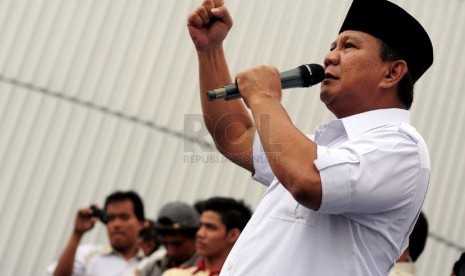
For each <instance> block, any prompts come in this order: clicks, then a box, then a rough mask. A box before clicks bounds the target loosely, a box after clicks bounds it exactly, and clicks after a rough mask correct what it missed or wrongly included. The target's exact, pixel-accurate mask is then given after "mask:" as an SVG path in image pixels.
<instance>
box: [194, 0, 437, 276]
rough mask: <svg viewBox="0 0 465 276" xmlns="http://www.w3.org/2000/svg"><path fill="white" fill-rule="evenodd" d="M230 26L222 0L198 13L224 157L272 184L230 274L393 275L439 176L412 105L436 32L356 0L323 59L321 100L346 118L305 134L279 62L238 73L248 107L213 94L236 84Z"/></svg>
mask: <svg viewBox="0 0 465 276" xmlns="http://www.w3.org/2000/svg"><path fill="white" fill-rule="evenodd" d="M256 12H257V13H259V12H260V10H257V11H256ZM231 27H232V18H231V16H230V14H229V12H228V10H227V8H226V7H225V6H224V3H223V1H222V0H205V1H204V2H203V4H202V5H201V6H200V7H199V8H197V9H196V10H195V11H193V12H192V13H191V15H190V16H189V19H188V28H189V33H190V36H191V38H192V40H193V42H194V44H195V47H196V50H197V57H198V61H199V73H200V93H201V103H202V110H203V113H204V118H205V124H206V126H207V128H208V130H209V131H210V133H211V135H212V137H213V138H214V140H215V144H216V145H217V148H218V149H219V150H220V152H221V153H222V154H224V155H225V156H226V157H228V158H230V159H231V160H232V161H233V162H235V163H237V164H238V165H240V166H242V167H244V168H245V169H247V170H249V171H250V172H252V174H253V177H254V179H256V180H257V181H259V182H261V183H263V184H264V185H266V186H268V189H267V191H266V193H265V195H264V196H263V199H262V201H261V202H260V204H259V205H258V207H257V209H256V211H255V212H254V215H253V217H252V219H251V220H250V222H249V223H248V225H247V226H246V228H245V229H244V231H243V232H242V234H241V236H240V237H239V240H238V241H237V242H236V244H235V246H234V247H233V249H232V251H231V253H230V254H229V256H228V258H227V260H226V262H225V266H224V267H223V269H222V271H221V275H241V276H242V275H325V276H328V275H329V276H331V275H337V276H344V275H347V276H348V275H350V276H353V275H387V274H388V273H389V270H390V269H391V267H392V266H393V265H394V262H395V260H396V259H397V258H398V257H399V256H400V254H401V253H402V252H403V251H404V249H405V248H406V247H407V244H408V236H409V234H410V232H411V231H412V228H413V225H414V222H415V220H416V219H417V217H418V214H419V212H420V209H421V206H422V203H423V200H424V198H425V195H426V190H427V186H428V182H429V177H430V160H429V154H428V150H427V147H426V145H425V142H424V141H423V139H422V137H421V136H420V134H418V132H417V131H416V130H415V129H414V128H413V127H412V126H411V125H410V124H409V117H410V113H409V112H408V109H409V108H410V106H411V104H412V101H413V85H414V83H415V82H416V81H417V80H418V79H419V78H420V77H421V76H422V75H423V73H424V72H425V71H426V70H427V69H428V68H429V67H430V66H431V64H432V62H433V49H432V44H431V41H430V39H429V36H428V34H427V33H426V31H425V30H424V28H423V27H422V26H421V25H420V23H419V22H418V21H417V20H415V19H414V18H413V17H412V16H411V15H410V14H408V13H407V12H406V11H404V10H403V9H402V8H400V7H399V6H397V5H395V4H393V3H391V2H389V1H385V0H355V1H353V3H352V6H351V7H350V9H349V12H348V14H347V16H346V18H345V20H344V22H343V24H342V27H341V29H340V32H339V35H338V36H337V38H336V40H335V41H334V42H333V43H332V44H331V48H330V52H329V53H328V54H327V55H326V57H325V58H324V70H325V78H324V80H323V82H322V85H321V93H320V99H321V101H322V102H323V103H324V104H325V105H326V107H327V108H328V109H329V110H330V111H331V112H332V113H333V114H334V115H335V116H336V117H337V119H336V120H334V121H331V122H329V123H327V124H324V125H322V126H321V127H319V128H318V130H317V132H316V134H315V135H310V136H306V135H304V134H303V133H301V132H300V131H299V130H298V129H297V128H296V127H295V126H294V124H293V123H292V121H291V119H290V118H289V116H288V114H287V113H286V111H285V109H284V107H283V106H282V104H281V102H280V100H281V81H280V76H279V73H278V70H277V69H276V68H274V67H272V66H260V67H256V68H252V69H249V70H247V71H244V72H241V73H239V74H238V75H237V76H236V83H237V86H238V88H239V91H240V95H241V97H242V98H243V100H244V103H245V106H244V104H243V102H242V101H238V100H236V101H228V102H224V101H219V102H213V103H212V102H209V101H208V98H207V95H206V92H207V91H210V90H213V89H216V88H218V87H222V86H223V85H226V84H229V83H232V82H233V81H232V78H231V77H230V74H229V69H228V66H227V62H226V58H225V55H224V51H223V46H222V43H223V40H224V38H225V37H226V36H227V33H228V32H229V30H230V28H231ZM246 107H247V108H249V109H250V111H251V116H249V114H248V111H247V110H246Z"/></svg>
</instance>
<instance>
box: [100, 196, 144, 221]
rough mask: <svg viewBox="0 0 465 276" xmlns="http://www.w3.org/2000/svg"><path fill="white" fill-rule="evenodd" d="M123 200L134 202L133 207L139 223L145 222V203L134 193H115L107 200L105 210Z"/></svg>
mask: <svg viewBox="0 0 465 276" xmlns="http://www.w3.org/2000/svg"><path fill="white" fill-rule="evenodd" d="M123 200H130V201H131V202H132V206H133V207H134V213H135V214H136V217H137V219H138V220H139V221H142V222H143V221H145V216H144V203H143V202H142V199H141V198H140V196H139V195H138V194H137V193H136V192H134V191H115V192H113V193H111V194H110V195H109V196H107V198H106V199H105V206H104V210H105V211H106V210H107V206H108V204H110V203H113V202H118V201H123Z"/></svg>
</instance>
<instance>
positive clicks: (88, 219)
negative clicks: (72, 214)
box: [74, 208, 98, 236]
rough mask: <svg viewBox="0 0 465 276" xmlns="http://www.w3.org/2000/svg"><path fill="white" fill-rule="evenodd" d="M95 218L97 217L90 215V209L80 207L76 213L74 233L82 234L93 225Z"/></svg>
mask: <svg viewBox="0 0 465 276" xmlns="http://www.w3.org/2000/svg"><path fill="white" fill-rule="evenodd" d="M97 220H98V218H96V217H93V216H92V209H90V208H84V209H80V210H79V211H78V213H77V215H76V220H75V223H74V233H75V234H76V235H79V236H82V235H83V234H84V233H85V232H87V231H89V230H90V229H92V228H93V227H94V225H95V222H96V221H97Z"/></svg>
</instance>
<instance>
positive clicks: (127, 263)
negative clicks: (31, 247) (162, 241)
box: [49, 191, 144, 276]
mask: <svg viewBox="0 0 465 276" xmlns="http://www.w3.org/2000/svg"><path fill="white" fill-rule="evenodd" d="M99 218H100V219H101V220H102V221H103V222H105V223H106V228H107V234H108V239H109V241H110V247H103V246H96V245H81V246H80V245H79V244H80V242H81V239H82V237H83V236H84V234H85V233H87V232H88V231H89V230H91V229H92V228H93V227H94V225H95V223H96V221H97V220H98V219H99ZM143 225H144V205H143V203H142V199H141V198H140V197H139V195H138V194H137V193H136V192H134V191H126V192H124V191H116V192H114V193H112V194H110V195H109V196H108V197H107V198H106V200H105V205H104V209H103V212H102V211H101V210H98V209H96V208H95V207H94V208H93V209H92V208H83V209H80V210H79V211H78V213H77V215H76V219H75V223H74V228H73V232H72V234H71V238H70V239H69V241H68V244H67V245H66V247H65V249H64V251H63V253H62V255H61V257H60V259H59V261H58V264H56V265H52V266H51V267H50V268H49V274H53V275H55V276H64V275H67V276H69V275H73V276H79V275H93V276H108V275H120V276H126V275H131V273H132V272H133V271H134V269H135V268H136V266H137V264H138V263H139V261H140V260H141V259H142V258H143V257H144V254H143V253H142V252H141V251H139V242H138V236H139V232H140V231H141V229H142V228H143Z"/></svg>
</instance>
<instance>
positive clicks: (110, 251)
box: [102, 245, 145, 260]
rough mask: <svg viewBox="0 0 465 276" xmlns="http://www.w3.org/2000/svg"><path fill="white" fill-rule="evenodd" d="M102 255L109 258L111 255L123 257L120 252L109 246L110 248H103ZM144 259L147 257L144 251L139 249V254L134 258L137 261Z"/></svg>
mask: <svg viewBox="0 0 465 276" xmlns="http://www.w3.org/2000/svg"><path fill="white" fill-rule="evenodd" d="M102 255H107V256H109V255H121V253H119V252H118V251H116V249H114V248H113V247H111V246H110V245H108V246H105V247H104V248H103V251H102ZM144 257H145V255H144V251H143V250H142V249H139V250H138V251H137V254H136V255H135V256H134V258H135V259H136V260H141V259H143V258H144Z"/></svg>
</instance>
